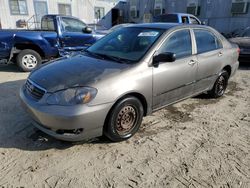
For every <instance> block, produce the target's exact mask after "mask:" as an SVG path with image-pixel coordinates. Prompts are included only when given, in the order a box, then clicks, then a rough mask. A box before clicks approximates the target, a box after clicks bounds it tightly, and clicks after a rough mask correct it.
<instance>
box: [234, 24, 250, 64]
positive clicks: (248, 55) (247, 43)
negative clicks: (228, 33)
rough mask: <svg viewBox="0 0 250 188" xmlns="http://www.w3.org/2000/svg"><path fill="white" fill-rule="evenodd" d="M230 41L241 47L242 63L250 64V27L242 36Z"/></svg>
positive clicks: (240, 58) (240, 59)
mask: <svg viewBox="0 0 250 188" xmlns="http://www.w3.org/2000/svg"><path fill="white" fill-rule="evenodd" d="M229 41H231V42H233V43H235V44H237V45H238V46H239V47H240V57H239V61H240V62H246V63H250V27H248V28H246V29H245V30H244V31H243V32H242V33H241V34H240V36H238V37H236V38H231V39H229Z"/></svg>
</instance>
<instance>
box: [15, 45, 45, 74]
mask: <svg viewBox="0 0 250 188" xmlns="http://www.w3.org/2000/svg"><path fill="white" fill-rule="evenodd" d="M41 62H42V58H41V56H40V54H39V53H37V52H36V51H34V50H30V49H26V50H22V51H21V52H20V53H19V54H18V55H17V57H16V63H17V65H18V67H19V68H20V69H21V71H23V72H30V71H32V70H34V69H35V68H37V67H38V66H39V65H40V64H41Z"/></svg>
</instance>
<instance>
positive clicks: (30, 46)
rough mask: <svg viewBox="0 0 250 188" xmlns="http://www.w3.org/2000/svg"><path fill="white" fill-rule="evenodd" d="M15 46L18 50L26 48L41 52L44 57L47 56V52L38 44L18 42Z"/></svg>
mask: <svg viewBox="0 0 250 188" xmlns="http://www.w3.org/2000/svg"><path fill="white" fill-rule="evenodd" d="M15 47H16V49H18V50H26V49H30V50H34V51H36V52H37V53H39V55H40V56H41V57H42V58H44V57H45V54H44V52H43V50H42V49H41V48H40V47H39V46H37V45H35V44H31V43H29V44H16V45H15Z"/></svg>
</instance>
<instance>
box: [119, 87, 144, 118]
mask: <svg viewBox="0 0 250 188" xmlns="http://www.w3.org/2000/svg"><path fill="white" fill-rule="evenodd" d="M129 96H133V97H135V98H137V99H139V101H140V102H141V104H142V106H143V116H146V115H147V111H148V104H147V101H146V98H145V97H144V96H143V95H142V94H140V93H136V92H134V93H128V94H126V95H124V96H122V97H121V98H120V99H119V100H117V102H118V101H120V100H122V99H124V98H126V97H129ZM117 102H116V103H117ZM116 103H115V104H116Z"/></svg>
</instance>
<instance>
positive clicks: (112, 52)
mask: <svg viewBox="0 0 250 188" xmlns="http://www.w3.org/2000/svg"><path fill="white" fill-rule="evenodd" d="M163 32H164V30H161V29H148V28H135V27H125V28H121V29H118V30H116V31H114V32H112V33H111V34H109V35H107V36H105V37H103V38H102V39H100V40H99V41H97V42H96V43H95V44H93V45H92V46H91V47H89V48H88V49H87V50H86V51H87V52H90V53H92V54H95V55H98V56H102V57H106V58H110V59H113V60H114V59H116V60H117V61H119V60H126V61H127V63H129V62H136V61H139V60H140V59H141V58H142V57H143V56H144V55H145V54H146V52H147V51H148V50H149V49H150V47H151V46H152V45H153V44H154V43H155V41H156V40H157V39H158V38H159V37H160V36H161V35H162V33H163Z"/></svg>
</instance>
